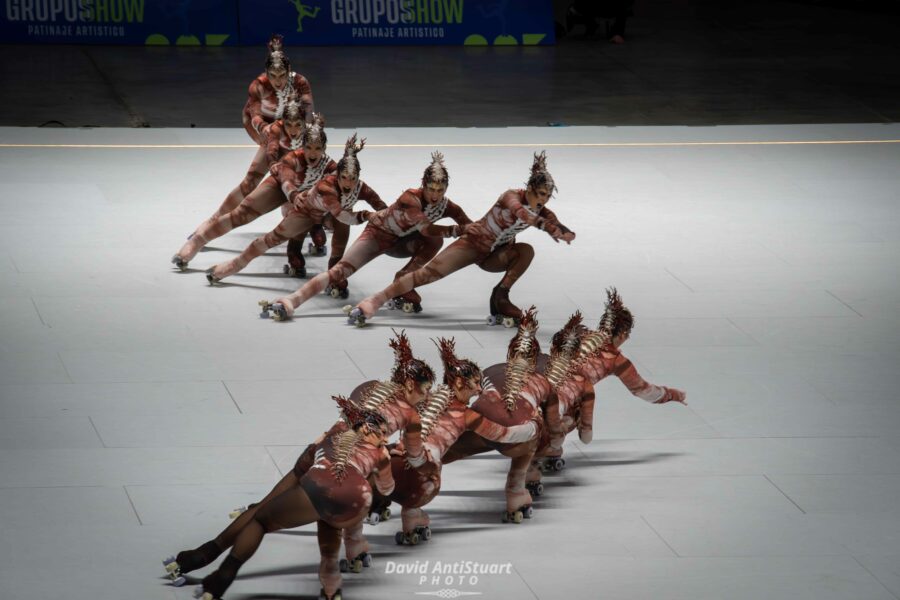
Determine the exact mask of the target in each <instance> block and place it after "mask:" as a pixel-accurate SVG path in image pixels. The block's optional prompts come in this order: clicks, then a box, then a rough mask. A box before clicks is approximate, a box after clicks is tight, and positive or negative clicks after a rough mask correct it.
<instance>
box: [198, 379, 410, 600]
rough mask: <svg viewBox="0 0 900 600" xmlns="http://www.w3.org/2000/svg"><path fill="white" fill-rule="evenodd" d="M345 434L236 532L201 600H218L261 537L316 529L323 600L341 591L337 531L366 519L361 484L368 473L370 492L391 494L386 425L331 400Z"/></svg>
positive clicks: (320, 449)
mask: <svg viewBox="0 0 900 600" xmlns="http://www.w3.org/2000/svg"><path fill="white" fill-rule="evenodd" d="M335 400H336V401H337V402H338V404H339V405H340V407H341V408H342V412H343V414H344V416H345V419H346V423H347V428H346V429H344V430H342V431H338V432H335V433H334V434H332V435H329V436H327V437H326V438H325V439H324V440H323V441H322V442H321V443H320V444H318V445H317V447H316V451H315V459H314V463H313V465H312V467H311V468H310V469H309V470H308V471H307V472H306V473H305V474H304V475H303V477H302V478H301V479H300V482H299V486H295V487H292V488H291V489H289V490H286V491H284V492H282V493H281V494H280V495H278V496H277V497H275V498H272V499H271V500H270V501H269V502H267V503H266V504H265V505H263V506H262V507H260V508H259V509H258V510H257V511H256V512H255V515H254V517H253V519H252V520H250V521H249V522H248V523H247V524H246V525H244V527H243V528H242V529H241V530H240V531H239V533H238V534H237V536H236V539H235V541H234V545H233V546H232V548H231V552H230V553H229V555H228V556H227V557H226V558H225V560H224V561H222V563H221V565H220V566H219V568H218V569H216V570H215V571H213V572H212V573H210V574H209V575H207V576H206V577H204V578H203V581H202V584H201V588H200V593H201V594H202V595H203V597H204V598H205V597H206V595H207V594H208V595H209V598H221V597H222V595H223V594H224V593H225V592H226V590H227V589H228V587H229V586H230V585H231V583H232V582H233V581H234V579H235V577H236V576H237V574H238V571H239V569H240V568H241V566H242V565H243V564H244V563H245V562H246V561H247V560H249V559H250V557H252V556H253V554H254V553H255V552H256V549H257V548H258V547H259V544H260V543H261V542H262V539H263V537H264V536H265V534H266V533H271V532H273V531H278V530H281V529H288V528H294V527H300V526H302V525H306V524H309V523H312V522H316V523H317V526H318V538H319V549H320V552H321V555H322V558H321V561H320V563H319V581H320V582H321V584H322V593H323V594H324V595H325V596H326V597H331V598H333V597H335V596H336V595H338V594H340V591H341V574H340V565H339V560H338V554H339V552H340V543H341V529H343V528H345V527H351V526H354V525H355V524H356V523H358V522H361V521H362V519H363V518H364V517H365V515H366V514H367V513H368V510H369V505H370V504H371V499H372V489H371V487H370V484H369V482H368V481H367V479H368V477H369V475H370V474H371V473H373V472H375V473H376V475H375V487H376V488H377V489H378V490H379V491H380V492H381V493H382V494H389V493H390V492H391V491H392V490H393V488H394V481H393V479H392V477H391V471H390V457H389V455H388V453H387V449H386V448H385V447H384V444H385V443H386V442H387V433H386V430H387V428H386V422H385V419H384V417H383V416H382V415H381V414H379V413H377V412H370V411H367V410H365V408H363V407H360V406H357V405H355V404H354V403H353V402H352V401H350V400H348V399H347V398H344V397H341V396H336V397H335Z"/></svg>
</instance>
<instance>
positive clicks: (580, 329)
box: [550, 310, 587, 356]
mask: <svg viewBox="0 0 900 600" xmlns="http://www.w3.org/2000/svg"><path fill="white" fill-rule="evenodd" d="M586 333H587V327H585V326H584V325H583V324H582V316H581V311H580V310H578V311H575V314H573V315H572V316H571V317H569V320H568V321H567V322H566V324H565V325H563V328H562V329H560V330H559V331H557V332H556V333H555V334H553V339H552V340H551V341H550V356H557V355H560V354H562V355H571V354H573V353H574V352H575V351H576V350H578V346H579V345H580V344H581V338H583V337H584V334H586Z"/></svg>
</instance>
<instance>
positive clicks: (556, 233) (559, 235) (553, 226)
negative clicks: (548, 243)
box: [539, 206, 575, 244]
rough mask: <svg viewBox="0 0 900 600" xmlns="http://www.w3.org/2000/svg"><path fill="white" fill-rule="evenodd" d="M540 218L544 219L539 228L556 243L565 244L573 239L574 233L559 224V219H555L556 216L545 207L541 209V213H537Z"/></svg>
mask: <svg viewBox="0 0 900 600" xmlns="http://www.w3.org/2000/svg"><path fill="white" fill-rule="evenodd" d="M539 214H540V216H541V218H543V219H544V224H543V226H542V227H541V228H542V229H543V230H544V231H546V232H547V233H549V234H550V237H552V238H553V239H554V240H556V241H557V242H558V241H559V240H562V241H564V242H566V243H567V244H568V243H569V242H571V241H572V240H574V239H575V232H574V231H572V230H571V229H569V228H568V227H566V226H565V225H563V224H562V223H560V222H559V219H558V218H556V215H555V214H554V213H553V211H552V210H550V209H549V208H547V207H546V206H544V207H542V208H541V212H540V213H539Z"/></svg>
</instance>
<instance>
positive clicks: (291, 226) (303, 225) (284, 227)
mask: <svg viewBox="0 0 900 600" xmlns="http://www.w3.org/2000/svg"><path fill="white" fill-rule="evenodd" d="M315 224H316V222H315V221H313V220H312V219H310V218H309V217H307V216H305V215H300V214H297V213H293V212H292V213H288V216H286V217H285V218H283V219H282V220H281V223H279V224H278V226H277V227H275V234H276V235H278V236H280V237H283V238H293V237H297V236H299V235H305V234H306V233H307V232H308V231H309V230H310V229H312V228H313V225H315Z"/></svg>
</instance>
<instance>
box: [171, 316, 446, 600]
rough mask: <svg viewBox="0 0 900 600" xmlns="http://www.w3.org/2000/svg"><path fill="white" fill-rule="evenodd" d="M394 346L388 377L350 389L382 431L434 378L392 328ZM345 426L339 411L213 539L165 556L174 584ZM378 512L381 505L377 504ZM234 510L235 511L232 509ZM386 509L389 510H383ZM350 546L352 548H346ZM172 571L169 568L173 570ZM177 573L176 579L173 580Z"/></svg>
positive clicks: (212, 555) (360, 548)
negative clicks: (288, 467)
mask: <svg viewBox="0 0 900 600" xmlns="http://www.w3.org/2000/svg"><path fill="white" fill-rule="evenodd" d="M389 345H390V347H391V348H392V349H393V351H394V368H393V371H392V373H391V377H390V379H389V380H386V381H367V382H365V383H363V384H360V385H359V386H357V387H356V388H355V389H354V390H353V392H352V393H351V394H350V400H351V401H352V402H353V404H355V405H356V406H361V407H362V408H363V410H365V411H369V412H376V411H377V412H378V413H379V414H380V415H381V416H382V417H383V418H384V420H385V425H384V427H385V431H386V432H387V435H388V436H389V435H391V434H392V433H393V432H395V431H398V430H400V429H402V428H404V427H405V426H406V424H407V423H408V422H409V421H410V420H414V419H418V416H417V412H416V408H415V407H416V405H417V404H419V403H420V402H422V400H424V399H425V397H426V394H427V393H428V390H429V389H430V388H431V385H432V382H433V381H434V372H433V371H432V370H431V367H429V366H428V365H427V364H426V363H425V362H424V361H421V360H419V359H417V358H415V357H414V356H413V354H412V349H411V347H410V345H409V339H408V338H407V337H406V334H405V333H403V332H400V333H397V334H395V336H394V339H392V340H391V341H390V343H389ZM348 429H349V427H348V424H347V419H346V418H344V417H342V418H341V419H339V420H338V421H337V422H336V423H335V424H334V425H333V426H332V427H331V428H330V429H329V430H328V431H326V432H325V433H323V434H322V435H321V436H320V437H319V438H318V439H317V440H316V441H315V442H314V443H312V444H310V445H309V446H307V447H306V449H305V450H304V452H303V453H302V454H301V455H300V456H299V457H298V458H297V461H296V463H295V465H294V468H293V469H292V470H291V471H290V472H288V473H287V474H286V475H285V476H284V477H283V478H282V479H281V481H279V482H278V484H277V485H276V486H275V487H274V488H273V489H272V491H270V492H269V493H268V494H267V495H266V497H265V498H263V499H262V500H260V501H259V502H257V503H254V504H250V505H249V506H247V507H246V510H243V511H240V513H239V514H238V515H237V516H236V517H235V518H234V520H233V521H232V522H231V524H230V525H228V527H226V528H225V530H223V531H222V532H221V533H220V534H219V535H218V536H217V537H216V538H215V539H213V540H210V541H208V542H206V543H205V544H202V545H201V546H199V547H197V548H195V549H193V550H184V551H182V552H179V553H178V555H177V556H175V557H174V559H173V558H172V557H170V558H168V559H166V560H164V561H163V565H164V566H165V567H166V572H167V575H168V576H169V577H170V579H172V580H173V583H176V585H181V584H183V583H184V581H185V580H184V574H187V573H190V572H192V571H195V570H197V569H201V568H203V567H205V566H207V565H209V564H211V563H212V562H213V561H214V560H215V559H216V558H218V557H219V556H220V555H221V554H222V553H223V552H225V550H227V549H228V548H230V547H231V546H232V545H233V544H234V542H235V539H236V537H237V535H238V533H239V532H240V531H241V530H242V529H243V528H244V526H246V525H247V524H248V523H250V522H251V521H252V520H253V519H254V518H255V515H256V514H257V512H259V511H260V510H261V509H263V508H264V507H266V506H267V505H268V504H269V503H270V502H271V501H272V500H273V499H274V498H276V497H278V496H279V495H281V494H282V493H284V492H287V491H289V490H292V489H295V488H297V487H299V486H300V480H301V479H302V478H303V476H304V475H306V473H307V471H309V469H310V467H311V466H312V465H313V463H314V462H315V459H316V452H317V449H318V448H319V446H320V444H321V443H322V442H323V441H324V440H325V439H326V438H328V437H330V436H333V435H336V434H338V433H341V432H344V431H347V430H348ZM378 506H379V508H381V514H383V513H384V508H386V506H382V505H381V504H380V505H378ZM234 512H237V511H234ZM388 513H389V511H388ZM345 545H346V546H347V549H348V555H347V559H348V561H349V560H353V559H355V558H357V557H358V556H359V555H360V554H362V553H363V552H368V545H367V544H366V543H365V541H364V540H363V542H362V544H360V543H353V542H352V541H351V542H350V543H347V544H345ZM350 552H353V554H350ZM172 573H175V575H174V576H173V575H172ZM176 579H177V581H176Z"/></svg>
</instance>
